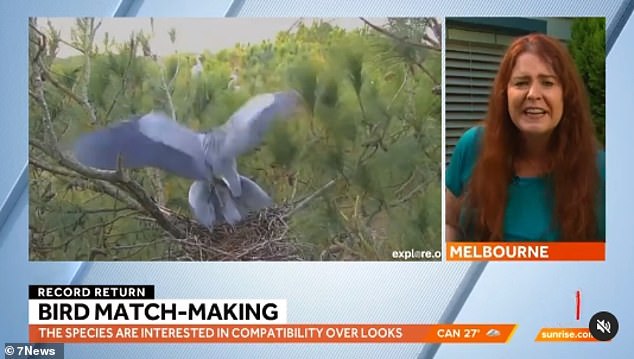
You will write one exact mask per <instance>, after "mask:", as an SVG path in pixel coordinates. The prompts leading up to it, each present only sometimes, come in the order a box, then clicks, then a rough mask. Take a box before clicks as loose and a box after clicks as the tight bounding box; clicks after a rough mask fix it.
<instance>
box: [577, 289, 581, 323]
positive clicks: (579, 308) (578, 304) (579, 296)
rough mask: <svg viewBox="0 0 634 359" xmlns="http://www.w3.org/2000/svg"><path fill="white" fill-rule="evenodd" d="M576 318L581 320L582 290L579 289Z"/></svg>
mask: <svg viewBox="0 0 634 359" xmlns="http://www.w3.org/2000/svg"><path fill="white" fill-rule="evenodd" d="M576 302H577V305H576V318H577V320H579V317H580V316H581V291H580V290H578V291H577V295H576Z"/></svg>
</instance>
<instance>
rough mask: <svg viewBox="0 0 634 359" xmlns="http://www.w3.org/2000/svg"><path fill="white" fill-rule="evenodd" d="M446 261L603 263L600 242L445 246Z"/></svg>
mask: <svg viewBox="0 0 634 359" xmlns="http://www.w3.org/2000/svg"><path fill="white" fill-rule="evenodd" d="M446 249H447V250H446V255H447V261H604V260H605V243H603V242H530V243H528V242H447V248H446Z"/></svg>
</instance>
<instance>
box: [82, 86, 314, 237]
mask: <svg viewBox="0 0 634 359" xmlns="http://www.w3.org/2000/svg"><path fill="white" fill-rule="evenodd" d="M301 103H302V100H301V96H300V95H299V93H298V92H296V91H292V90H291V91H281V92H273V93H265V94H260V95H257V96H254V97H252V98H251V99H249V100H248V101H247V102H246V103H245V104H244V105H242V107H240V108H239V109H238V110H237V111H236V112H234V113H233V114H232V115H231V117H230V118H229V119H228V120H227V122H225V123H224V124H222V125H221V126H218V127H216V128H213V129H211V130H210V131H208V132H204V133H201V132H196V131H193V130H191V129H189V128H187V127H185V126H183V125H181V124H179V123H178V122H176V121H175V120H174V119H172V118H170V117H168V116H167V115H165V114H164V113H161V112H150V113H148V114H146V115H143V116H140V117H135V118H132V119H130V120H126V121H122V122H118V123H116V124H114V125H112V126H109V127H106V128H103V129H99V130H96V131H94V132H90V133H87V134H83V135H81V136H80V137H79V138H78V139H77V140H76V142H75V144H74V155H75V157H76V159H77V160H78V161H79V162H81V163H82V164H84V165H86V166H90V167H94V168H98V169H104V170H116V169H117V167H118V158H119V156H120V157H121V167H122V168H131V169H133V168H142V167H154V168H159V169H162V170H165V171H167V172H170V173H172V174H175V175H177V176H180V177H184V178H188V179H191V180H194V182H193V183H192V185H191V186H190V188H189V198H188V199H189V205H190V207H191V210H192V212H193V214H194V216H195V217H196V219H197V220H198V221H199V222H200V223H201V224H203V225H204V226H206V227H207V228H209V229H210V230H211V229H212V228H213V226H214V225H215V224H216V223H222V222H228V223H230V224H232V225H233V224H235V223H237V222H239V221H240V220H242V219H244V218H245V217H246V216H247V215H248V214H249V213H250V212H254V211H259V210H261V209H263V208H266V207H269V206H271V205H272V204H273V200H272V199H271V197H270V196H269V195H268V194H267V193H266V191H264V190H263V189H262V188H261V187H260V186H259V185H258V184H257V183H255V182H254V181H252V180H250V179H248V178H247V177H245V176H242V175H240V174H239V173H238V170H237V158H238V157H239V156H241V155H243V154H246V153H247V152H249V151H251V150H253V149H254V148H255V147H257V146H258V145H259V144H260V143H261V142H262V140H263V137H264V135H265V134H266V132H267V130H268V129H269V128H270V126H271V124H272V123H273V122H274V121H275V120H276V119H287V118H289V117H291V116H292V115H293V113H294V112H295V111H296V109H297V108H298V106H299V105H300V104H301Z"/></svg>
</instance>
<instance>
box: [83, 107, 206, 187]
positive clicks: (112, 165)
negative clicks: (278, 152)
mask: <svg viewBox="0 0 634 359" xmlns="http://www.w3.org/2000/svg"><path fill="white" fill-rule="evenodd" d="M202 137H203V135H202V134H199V133H197V132H194V131H192V130H190V129H188V128H186V127H184V126H182V125H180V124H179V123H178V122H176V121H174V120H172V119H171V118H169V117H167V116H166V115H165V114H162V113H158V112H152V113H149V114H147V115H144V116H141V117H136V118H133V119H131V120H127V121H122V122H119V123H117V124H115V125H113V126H110V127H106V128H103V129H100V130H97V131H94V132H90V133H87V134H84V135H82V136H80V137H79V138H78V139H77V141H76V142H75V144H74V154H75V157H76V158H77V160H78V161H79V162H81V163H83V164H84V165H86V166H90V167H94V168H99V169H104V170H115V169H116V168H117V157H118V156H119V155H121V157H122V158H121V159H122V167H124V168H141V167H156V168H160V169H163V170H165V171H168V172H171V173H173V174H176V175H179V176H181V177H185V178H190V179H194V180H197V179H198V180H205V179H209V178H210V177H211V173H210V171H209V169H208V167H207V166H206V163H205V158H204V152H203V148H202V142H201V141H202Z"/></svg>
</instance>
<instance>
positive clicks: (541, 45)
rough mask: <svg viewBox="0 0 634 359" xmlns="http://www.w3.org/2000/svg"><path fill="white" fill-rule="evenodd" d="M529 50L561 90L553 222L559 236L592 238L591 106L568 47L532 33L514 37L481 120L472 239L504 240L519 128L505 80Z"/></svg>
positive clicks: (554, 143) (553, 142) (553, 153)
mask: <svg viewBox="0 0 634 359" xmlns="http://www.w3.org/2000/svg"><path fill="white" fill-rule="evenodd" d="M525 52H531V53H533V54H536V55H537V56H539V57H540V58H541V59H542V60H543V61H545V62H546V63H548V64H550V66H551V67H552V69H553V71H554V72H555V74H556V75H557V76H558V78H559V81H560V83H561V85H562V89H563V101H564V106H563V115H562V118H561V121H560V122H559V124H558V126H557V127H556V128H555V129H554V130H553V133H552V135H551V138H550V142H549V144H548V146H549V148H548V150H549V154H550V155H549V158H548V161H549V164H550V166H549V168H551V169H552V170H551V172H550V178H551V180H552V185H553V188H552V190H553V193H554V199H555V201H554V211H553V214H554V218H553V224H554V225H555V226H556V227H555V228H557V229H558V230H559V233H560V240H563V241H588V240H596V239H597V238H596V228H597V223H596V217H595V208H596V203H595V202H596V197H597V189H598V187H597V186H598V185H599V173H598V169H597V163H596V158H597V150H598V143H597V141H596V137H595V133H594V127H593V124H592V120H591V114H590V105H589V101H588V97H587V93H586V89H585V87H584V84H583V81H582V79H581V77H580V75H579V73H578V71H577V68H576V66H575V63H574V61H573V59H572V57H571V56H570V54H569V52H568V50H567V49H566V47H565V46H564V45H562V44H561V43H560V42H559V41H558V40H555V39H553V38H551V37H549V36H546V35H543V34H530V35H526V36H522V37H520V38H517V39H516V40H515V41H513V42H512V43H511V44H510V46H509V47H508V50H507V51H506V54H505V55H504V57H503V58H502V62H501V63H500V67H499V71H498V73H497V76H496V77H495V80H494V82H493V89H492V92H491V96H490V98H489V104H488V112H487V115H486V118H485V120H484V126H485V131H484V135H483V137H482V146H483V147H482V149H481V152H480V156H479V157H478V161H477V163H476V165H475V168H474V171H473V176H472V178H471V182H470V184H469V187H468V194H467V201H468V202H467V204H468V206H469V207H471V208H474V209H476V210H475V211H474V212H472V213H473V215H472V217H471V218H470V224H471V225H472V227H473V228H474V230H475V233H476V238H474V240H481V241H502V240H503V239H504V238H503V225H504V212H505V207H506V203H507V191H508V187H509V185H510V183H511V181H512V179H513V176H514V159H515V158H516V156H517V155H518V154H519V153H520V150H521V148H520V144H521V139H520V132H519V130H518V129H517V127H515V125H514V124H513V122H512V121H511V117H510V115H509V111H508V102H507V92H506V91H507V85H508V83H509V80H510V77H511V72H512V71H513V68H514V67H515V63H516V61H517V58H518V56H519V55H520V54H522V53H525Z"/></svg>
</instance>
